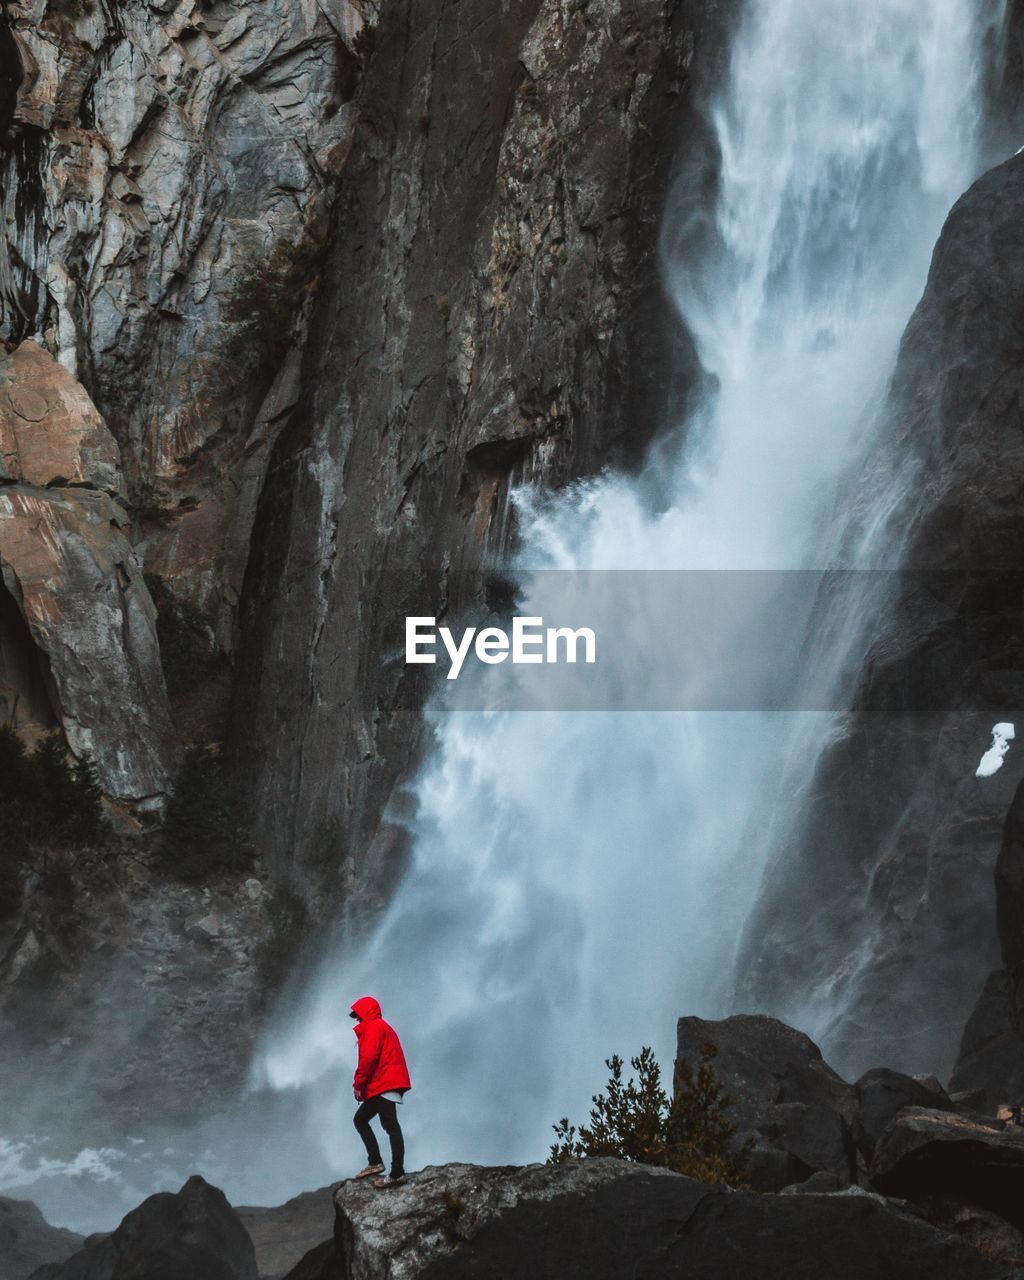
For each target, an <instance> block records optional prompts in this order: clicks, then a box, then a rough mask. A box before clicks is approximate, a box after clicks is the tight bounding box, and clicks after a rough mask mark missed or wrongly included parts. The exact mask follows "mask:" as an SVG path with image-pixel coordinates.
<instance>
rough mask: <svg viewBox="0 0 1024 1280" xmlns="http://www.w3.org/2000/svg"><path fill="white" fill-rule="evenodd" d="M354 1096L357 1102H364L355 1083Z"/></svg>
mask: <svg viewBox="0 0 1024 1280" xmlns="http://www.w3.org/2000/svg"><path fill="white" fill-rule="evenodd" d="M352 1097H353V1098H355V1100H356V1102H362V1100H363V1098H362V1094H361V1093H360V1092H359V1090H358V1089H357V1088H356V1087H355V1085H353V1086H352Z"/></svg>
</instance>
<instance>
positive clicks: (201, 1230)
mask: <svg viewBox="0 0 1024 1280" xmlns="http://www.w3.org/2000/svg"><path fill="white" fill-rule="evenodd" d="M185 1276H187V1277H189V1280H257V1275H256V1258H255V1254H254V1253H253V1247H252V1241H251V1240H250V1239H249V1237H248V1235H247V1234H246V1231H245V1228H244V1227H243V1226H242V1224H241V1223H240V1222H239V1221H238V1218H237V1216H236V1215H235V1213H234V1211H233V1210H232V1208H231V1206H230V1205H229V1204H228V1202H227V1199H226V1197H225V1195H224V1193H223V1191H218V1189H217V1188H216V1187H211V1186H210V1184H209V1183H208V1182H205V1181H204V1180H203V1179H202V1178H200V1177H198V1176H193V1177H191V1178H189V1180H188V1181H187V1182H186V1183H185V1185H184V1186H183V1187H182V1188H181V1190H180V1191H179V1192H177V1193H175V1194H172V1193H170V1192H160V1193H159V1194H158V1195H155V1196H150V1197H149V1199H148V1200H144V1201H143V1202H142V1204H140V1205H139V1207H138V1208H137V1209H133V1210H132V1211H131V1213H129V1214H128V1215H127V1217H125V1218H124V1220H123V1221H122V1222H121V1225H120V1226H119V1227H118V1228H117V1229H116V1230H115V1231H113V1232H112V1233H111V1234H110V1235H108V1236H102V1237H99V1238H96V1237H93V1238H91V1239H90V1240H89V1241H88V1242H87V1243H86V1244H85V1246H84V1247H83V1248H82V1249H81V1250H80V1251H79V1252H78V1253H76V1254H74V1255H73V1256H72V1257H71V1258H70V1259H68V1261H67V1262H64V1263H57V1264H52V1265H49V1266H45V1267H41V1268H40V1269H39V1270H38V1271H36V1272H35V1274H34V1277H33V1280H144V1278H145V1280H183V1277H185Z"/></svg>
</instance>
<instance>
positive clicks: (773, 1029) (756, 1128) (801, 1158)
mask: <svg viewBox="0 0 1024 1280" xmlns="http://www.w3.org/2000/svg"><path fill="white" fill-rule="evenodd" d="M706 1043H710V1044H713V1045H715V1047H716V1048H717V1050H718V1052H717V1055H716V1057H715V1063H714V1066H715V1072H716V1074H717V1075H718V1077H719V1079H720V1080H721V1081H722V1083H723V1084H724V1085H725V1088H726V1090H727V1091H728V1093H729V1095H730V1096H731V1097H732V1098H733V1100H734V1106H733V1109H732V1111H731V1113H730V1114H731V1117H732V1119H733V1120H734V1122H735V1123H736V1124H737V1125H738V1126H739V1130H740V1133H739V1139H740V1141H742V1140H744V1139H745V1138H747V1137H752V1138H753V1139H754V1148H753V1157H752V1165H751V1180H752V1184H753V1186H754V1187H755V1188H756V1189H757V1190H759V1191H781V1190H782V1189H783V1188H784V1187H788V1186H790V1185H791V1184H793V1183H799V1182H803V1181H804V1180H805V1179H806V1178H808V1177H810V1176H811V1174H812V1173H815V1172H816V1171H818V1170H823V1171H826V1172H828V1173H831V1174H834V1175H835V1176H836V1178H837V1179H839V1181H840V1183H841V1184H842V1185H843V1186H846V1185H848V1184H849V1183H850V1182H851V1181H854V1180H855V1173H856V1163H855V1151H854V1142H853V1137H852V1133H851V1124H852V1123H853V1120H854V1118H855V1116H856V1114H857V1094H856V1090H855V1089H854V1087H853V1086H852V1085H849V1084H847V1083H846V1081H844V1080H842V1079H841V1078H840V1077H839V1076H838V1075H836V1073H835V1072H834V1071H833V1070H832V1068H831V1067H830V1066H829V1065H828V1063H826V1062H825V1060H824V1059H823V1058H822V1056H821V1050H820V1049H819V1048H818V1046H817V1045H816V1044H815V1043H814V1041H813V1040H811V1039H810V1038H809V1037H808V1036H805V1035H804V1034H803V1033H802V1032H800V1031H796V1030H795V1029H794V1028H793V1027H789V1026H786V1024H785V1023H783V1022H779V1021H778V1020H777V1019H775V1018H768V1017H763V1016H759V1015H758V1016H755V1015H747V1014H739V1015H737V1016H735V1017H732V1018H725V1019H723V1020H722V1021H720V1022H712V1021H707V1020H705V1019H703V1018H680V1019H679V1022H678V1026H677V1050H676V1070H677V1072H678V1070H679V1063H680V1062H681V1061H682V1060H683V1059H686V1060H687V1061H688V1062H690V1063H691V1064H695V1063H696V1061H697V1059H698V1057H699V1055H700V1048H701V1045H703V1044H706Z"/></svg>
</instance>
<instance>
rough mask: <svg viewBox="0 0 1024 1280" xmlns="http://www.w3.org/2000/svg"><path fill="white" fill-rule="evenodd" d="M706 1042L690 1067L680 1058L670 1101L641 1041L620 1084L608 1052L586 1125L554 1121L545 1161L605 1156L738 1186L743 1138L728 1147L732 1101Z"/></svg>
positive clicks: (618, 1064)
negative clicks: (600, 1087) (605, 1073)
mask: <svg viewBox="0 0 1024 1280" xmlns="http://www.w3.org/2000/svg"><path fill="white" fill-rule="evenodd" d="M716 1053H717V1050H716V1048H715V1046H714V1045H713V1044H705V1045H703V1046H702V1047H701V1051H700V1060H699V1062H698V1064H697V1069H696V1071H694V1070H693V1068H692V1067H691V1066H690V1064H689V1063H688V1062H686V1061H683V1062H682V1063H681V1065H680V1071H679V1076H678V1078H677V1080H676V1087H675V1091H674V1094H673V1097H672V1099H671V1101H670V1100H669V1098H668V1096H667V1095H666V1093H665V1090H664V1089H663V1088H662V1085H661V1068H660V1067H659V1066H658V1063H657V1061H656V1059H655V1057H654V1053H653V1052H652V1050H651V1049H650V1048H649V1047H648V1046H646V1045H645V1046H644V1047H643V1048H642V1049H641V1050H640V1054H639V1056H638V1057H636V1058H632V1059H631V1065H632V1067H633V1070H634V1071H635V1072H636V1073H637V1078H636V1080H635V1081H634V1079H633V1078H632V1077H630V1078H629V1080H628V1081H627V1082H626V1083H625V1084H624V1083H623V1081H622V1065H623V1064H622V1059H621V1058H619V1057H618V1056H613V1057H611V1058H608V1059H607V1060H606V1062H605V1065H606V1066H607V1067H608V1069H609V1071H610V1072H611V1075H610V1077H609V1079H608V1084H607V1086H606V1088H605V1091H604V1092H603V1093H599V1094H595V1095H594V1097H593V1098H592V1099H591V1101H592V1102H593V1104H594V1105H593V1108H592V1109H591V1112H590V1123H589V1125H581V1126H580V1127H579V1129H577V1128H576V1126H575V1125H572V1124H570V1123H569V1121H568V1118H563V1119H562V1120H560V1121H559V1123H558V1124H556V1125H555V1126H554V1130H555V1137H556V1141H555V1143H554V1144H553V1145H552V1147H551V1154H550V1157H549V1163H550V1164H561V1163H562V1162H563V1161H565V1160H571V1159H576V1158H579V1157H582V1156H613V1157H615V1158H616V1159H619V1160H630V1161H635V1162H636V1163H638V1164H652V1165H659V1166H661V1167H662V1168H666V1169H673V1170H674V1171H675V1172H676V1173H685V1174H686V1175H687V1176H688V1177H691V1178H697V1179H699V1180H700V1181H701V1182H716V1183H725V1184H726V1185H727V1186H732V1187H743V1186H746V1185H747V1184H748V1183H749V1181H750V1172H749V1164H750V1147H751V1142H750V1140H749V1139H748V1141H747V1142H746V1143H744V1144H742V1145H741V1146H740V1147H739V1148H738V1149H735V1138H736V1126H735V1125H734V1124H733V1123H732V1122H731V1121H730V1119H729V1117H728V1115H727V1114H726V1113H727V1111H728V1109H729V1108H730V1107H731V1106H732V1105H733V1100H732V1099H731V1098H730V1097H728V1096H727V1095H726V1093H725V1092H724V1090H723V1088H722V1085H721V1083H720V1082H719V1080H718V1078H717V1076H716V1075H715V1072H714V1068H713V1066H712V1062H713V1060H714V1057H715V1054H716Z"/></svg>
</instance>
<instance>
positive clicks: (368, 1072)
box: [352, 996, 411, 1102]
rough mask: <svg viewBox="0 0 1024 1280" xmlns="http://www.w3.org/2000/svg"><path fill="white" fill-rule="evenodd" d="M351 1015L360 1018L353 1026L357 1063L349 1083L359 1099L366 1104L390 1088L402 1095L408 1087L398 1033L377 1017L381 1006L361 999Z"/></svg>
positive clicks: (406, 1070)
mask: <svg viewBox="0 0 1024 1280" xmlns="http://www.w3.org/2000/svg"><path fill="white" fill-rule="evenodd" d="M352 1012H353V1013H355V1014H358V1015H359V1019H360V1020H359V1022H357V1023H356V1025H355V1027H354V1031H355V1033H356V1038H357V1039H358V1041H359V1063H358V1065H357V1067H356V1074H355V1078H354V1079H353V1081H352V1083H353V1085H354V1086H355V1090H356V1093H357V1094H358V1096H359V1098H360V1099H361V1100H362V1101H363V1102H365V1101H366V1100H367V1099H368V1098H375V1097H376V1096H377V1095H378V1094H379V1093H389V1092H390V1091H391V1090H392V1089H400V1090H401V1091H402V1092H403V1093H404V1092H405V1090H406V1089H408V1088H410V1087H411V1085H410V1081H409V1069H408V1067H407V1066H406V1065H405V1054H404V1053H403V1052H402V1044H401V1041H400V1040H399V1039H398V1033H397V1032H396V1031H395V1029H394V1027H391V1026H389V1025H388V1024H387V1023H386V1022H385V1021H384V1019H383V1018H382V1017H381V1016H380V1005H379V1004H378V1003H377V1001H376V1000H374V998H373V996H360V997H359V999H358V1000H357V1001H356V1002H355V1004H354V1005H353V1006H352Z"/></svg>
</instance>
